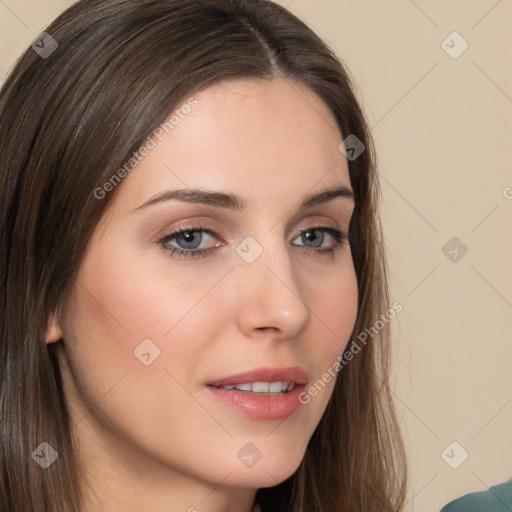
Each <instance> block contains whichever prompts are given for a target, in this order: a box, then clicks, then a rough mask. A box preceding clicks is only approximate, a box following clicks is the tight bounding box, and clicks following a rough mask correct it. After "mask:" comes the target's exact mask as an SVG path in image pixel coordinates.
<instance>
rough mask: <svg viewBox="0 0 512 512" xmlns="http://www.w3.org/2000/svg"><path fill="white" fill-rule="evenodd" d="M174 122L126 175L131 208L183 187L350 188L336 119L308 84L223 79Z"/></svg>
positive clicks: (299, 191) (180, 110) (249, 191)
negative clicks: (340, 186) (165, 189)
mask: <svg viewBox="0 0 512 512" xmlns="http://www.w3.org/2000/svg"><path fill="white" fill-rule="evenodd" d="M184 105H189V106H190V105H193V108H189V107H187V108H185V107H184ZM167 121H168V122H167V127H168V129H167V130H160V132H161V135H160V136H159V137H158V138H155V137H154V136H153V137H152V138H153V140H154V142H155V147H154V148H153V149H151V150H150V151H149V152H148V154H147V155H146V156H144V158H143V159H142V160H141V161H140V162H139V163H137V165H135V166H134V167H133V169H132V170H131V171H130V173H129V175H128V176H127V177H126V178H125V179H124V180H123V183H122V188H123V191H119V192H120V194H119V195H120V196H121V197H120V200H121V201H123V202H127V203H129V206H133V207H135V206H137V205H134V203H141V202H143V201H145V200H146V199H147V198H148V197H149V196H151V195H153V194H155V193H158V192H159V191H161V190H163V189H164V188H169V187H176V186H180V187H182V188H183V187H185V188H186V187H194V188H197V187H205V186H211V187H212V188H215V189H224V190H225V189H230V190H236V191H237V192H238V193H240V194H241V195H244V196H254V197H256V196H257V195H258V193H259V194H266V195H268V193H269V192H270V188H271V189H272V190H274V191H276V198H275V199H276V200H277V199H278V195H279V194H277V191H278V190H281V191H282V192H286V193H287V195H288V196H289V197H294V196H302V195H304V194H305V193H306V192H307V191H308V190H310V189H311V188H312V187H314V186H315V184H316V183H318V187H319V188H324V187H326V186H331V185H340V184H342V185H345V186H350V180H349V176H348V166H347V161H346V158H345V157H344V155H343V154H342V153H341V152H340V151H339V145H340V143H341V141H342V135H341V133H340V131H339V128H338V126H337V124H336V122H335V120H334V117H333V115H332V113H331V112H330V111H329V109H328V107H327V105H325V103H324V102H323V101H322V100H321V99H320V98H319V97H318V96H317V95H316V94H315V93H314V92H313V91H312V90H310V89H309V88H307V87H306V86H305V85H303V84H299V83H295V82H291V81H289V80H285V79H282V78H274V79H272V80H248V79H236V80H229V81H223V82H219V83H216V84H214V85H212V86H210V87H207V88H205V89H203V90H201V91H198V92H197V93H195V94H193V95H191V97H190V98H184V100H183V101H182V103H181V104H180V105H178V107H177V108H176V109H175V110H174V111H173V112H172V113H171V114H170V116H168V119H167ZM170 121H172V123H171V122H170Z"/></svg>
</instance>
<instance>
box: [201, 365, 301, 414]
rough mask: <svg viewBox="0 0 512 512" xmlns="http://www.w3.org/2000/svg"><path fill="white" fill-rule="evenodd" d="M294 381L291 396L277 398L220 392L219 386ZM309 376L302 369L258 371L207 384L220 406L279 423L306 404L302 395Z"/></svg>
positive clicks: (247, 393) (276, 395)
mask: <svg viewBox="0 0 512 512" xmlns="http://www.w3.org/2000/svg"><path fill="white" fill-rule="evenodd" d="M279 381H281V382H282V381H287V382H294V383H295V387H294V388H293V389H292V390H291V391H289V392H287V393H279V394H275V395H271V394H264V393H255V392H252V391H240V390H238V389H219V386H230V385H235V384H244V383H247V382H279ZM307 382H308V376H307V374H306V372H305V371H304V370H302V368H299V367H290V368H257V369H254V370H251V371H248V372H244V373H238V374H236V375H230V376H229V377H225V378H222V379H219V380H215V381H212V382H209V383H208V384H206V386H205V388H206V390H207V392H209V393H210V394H211V395H212V396H213V397H214V398H215V399H216V400H218V401H219V402H220V403H222V404H224V405H226V406H228V407H230V408H232V409H235V410H236V411H239V412H241V413H242V414H244V415H245V416H248V417H249V418H251V419H255V420H267V421H270V420H278V419H282V418H286V417H287V416H290V415H291V414H293V413H294V412H295V411H297V410H298V409H299V407H300V406H301V405H302V403H301V402H300V401H299V395H300V393H301V392H302V391H303V390H304V388H305V387H306V384H307Z"/></svg>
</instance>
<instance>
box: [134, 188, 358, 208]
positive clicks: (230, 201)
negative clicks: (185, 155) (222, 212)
mask: <svg viewBox="0 0 512 512" xmlns="http://www.w3.org/2000/svg"><path fill="white" fill-rule="evenodd" d="M338 197H344V198H348V199H352V200H354V193H353V192H352V190H351V189H350V188H348V187H345V186H338V187H333V188H328V189H325V190H322V191H321V192H317V193H316V194H312V195H309V196H306V197H305V198H304V200H303V201H302V203H301V204H300V207H299V209H300V210H305V209H307V208H312V207H314V206H318V205H320V204H324V203H327V202H329V201H332V200H333V199H336V198H338ZM171 200H176V201H182V202H186V203H196V204H205V205H208V206H213V207H215V208H228V209H230V210H235V211H242V212H243V211H246V210H247V202H246V201H245V199H243V198H241V197H240V196H238V195H236V194H226V193H224V192H214V191H208V190H201V189H190V188H189V189H177V190H167V191H165V192H162V193H160V194H157V195H155V196H153V197H151V198H149V199H148V200H147V201H146V202H145V203H144V204H142V205H141V206H139V207H137V208H135V210H133V212H136V211H139V210H143V209H145V208H148V207H149V206H152V205H155V204H158V203H162V202H164V201H171Z"/></svg>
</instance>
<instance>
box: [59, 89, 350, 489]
mask: <svg viewBox="0 0 512 512" xmlns="http://www.w3.org/2000/svg"><path fill="white" fill-rule="evenodd" d="M193 99H194V100H195V101H193V100H191V101H190V102H189V103H188V104H189V105H193V107H192V108H190V109H189V108H187V107H186V108H182V109H181V110H180V113H181V115H178V117H179V122H176V118H175V119H174V123H173V125H172V126H173V127H172V129H171V130H169V129H168V132H169V133H166V132H165V130H163V134H162V133H160V132H162V130H160V132H158V133H159V137H157V136H153V140H154V142H155V144H149V146H151V147H152V149H149V150H148V154H147V155H146V156H144V157H143V159H142V160H141V161H140V162H139V163H138V164H137V165H136V166H135V167H134V168H133V170H132V171H131V172H130V173H129V174H128V175H127V176H126V177H125V178H124V179H123V181H122V183H121V184H119V185H117V186H118V187H120V189H119V190H118V191H117V192H118V194H117V195H116V197H115V199H114V200H113V202H112V203H111V204H110V205H109V207H108V209H107V211H106V213H105V215H104V216H103V217H102V219H101V221H100V224H99V225H98V227H97V229H96V230H95V232H94V234H93V237H92V240H91V242H90V244H89V247H88V250H87V252H86V254H85V257H84V260H83V263H82V265H81V268H80V270H79V274H78V278H77V280H76V282H75V283H74V287H73V290H72V293H71V295H70V297H69V299H68V301H67V302H66V303H65V304H64V307H63V310H62V315H61V317H60V324H58V328H59V329H61V333H62V337H63V339H64V349H63V350H62V351H61V352H60V353H59V358H60V360H61V364H62V371H63V379H64V388H65V392H66V396H67V398H68V400H69V403H70V407H71V414H72V421H73V423H74V425H75V426H74V430H75V433H77V435H78V436H79V439H81V441H80V443H81V446H82V448H81V449H82V450H84V452H83V453H84V454H86V453H87V454H89V455H88V456H89V458H90V463H91V464H93V462H92V461H93V460H95V461H97V462H98V468H99V467H100V463H99V461H100V460H101V464H103V467H107V466H109V467H114V466H115V464H118V466H119V468H122V469H119V468H118V470H119V471H120V472H123V474H126V475H127V474H137V476H138V478H139V482H141V485H142V481H143V480H144V479H149V478H151V482H152V485H155V488H156V485H157V484H156V483H155V482H156V481H158V479H159V478H161V479H162V481H163V480H164V479H167V482H170V481H172V478H173V477H176V478H177V479H180V481H182V482H185V481H187V479H188V480H194V481H197V482H199V481H203V482H211V483H215V484H219V483H220V482H222V485H223V486H240V487H252V488H259V487H268V486H274V485H276V484H277V483H279V482H281V481H283V480H285V479H286V478H287V477H289V476H290V475H291V474H292V473H293V472H294V471H295V470H296V469H297V467H298V465H299V463H300V461H301V459H302V458H303V455H304V452H305V449H306V446H307V443H308V441H309V439H310V437H311V435H312V433H313V431H314V429H315V427H316V426H317V424H318V422H319V421H320V419H321V416H322V414H323V412H324V410H325V408H326V405H327V403H328V401H329V398H330V396H331V393H332V390H333V386H334V379H332V378H331V379H330V380H329V379H328V378H324V383H323V385H324V386H325V387H323V389H321V390H320V391H318V392H317V393H316V394H315V396H309V395H308V396H309V402H308V403H307V404H304V405H303V404H302V403H301V400H299V396H301V397H302V402H305V401H306V400H304V396H305V393H304V392H305V391H307V390H308V389H309V388H310V387H311V386H313V385H314V384H315V382H317V381H318V380H319V379H320V380H321V379H322V376H324V377H325V374H326V372H328V371H329V369H330V368H332V366H333V364H334V363H335V361H336V359H337V357H338V355H340V354H341V353H342V352H343V349H344V347H345V346H346V344H347V342H348V341H349V338H350V335H351V333H352V330H353V328H354V324H355V319H356V314H357V281H356V275H355V272H354V267H353V261H352V257H351V251H350V246H349V245H348V243H347V242H346V241H344V240H343V239H342V240H341V241H340V242H339V243H338V242H337V237H336V233H337V231H338V230H341V231H343V232H348V227H349V222H350V218H351V215H352V211H353V207H354V202H353V199H352V198H351V197H349V196H347V194H343V193H340V192H338V193H334V194H331V195H327V194H326V195H324V196H318V197H316V200H312V201H309V204H305V205H304V204H303V203H305V202H306V201H307V200H308V199H310V198H312V197H315V196H317V195H318V194H319V193H321V192H324V191H326V190H331V189H343V188H346V189H349V190H351V184H350V179H349V174H348V166H347V160H346V158H345V156H344V155H343V153H342V152H340V150H339V145H340V143H341V142H342V135H341V134H340V132H339V130H338V128H337V126H336V123H335V121H334V118H333V116H332V115H331V114H330V112H329V110H328V109H327V107H326V106H325V105H324V104H323V102H322V101H321V100H320V99H319V98H318V97H317V96H316V95H315V94H314V93H313V92H311V91H310V90H309V89H307V88H306V87H305V86H303V85H298V84H293V86H292V85H290V83H289V82H287V81H285V80H283V79H274V80H272V81H259V82H256V81H248V80H230V81H225V82H223V83H220V84H217V85H214V86H211V87H209V88H207V89H205V90H203V91H202V92H200V93H198V94H195V95H193ZM187 100H190V98H187V99H186V100H185V101H184V102H183V105H185V104H187ZM345 135H348V134H345ZM160 138H161V140H159V139H160ZM114 171H115V170H114ZM175 191H180V193H179V195H178V194H177V193H176V192H175ZM235 196H236V200H235V199H234V198H235ZM155 199H158V200H155ZM179 230H182V231H186V233H184V234H181V235H180V234H175V233H176V232H177V231H179ZM331 372H332V370H331ZM240 374H247V375H245V376H244V375H240ZM325 381H327V383H325ZM255 382H258V383H259V384H253V385H250V384H248V383H255ZM283 382H284V384H283ZM264 383H274V384H273V385H272V386H269V385H268V384H264ZM287 383H294V385H295V387H294V389H292V390H291V391H289V392H288V391H287V392H286V393H282V392H281V391H282V389H283V387H285V386H287ZM221 384H225V385H227V388H225V389H219V387H218V386H220V385H221ZM239 384H245V386H241V387H242V389H237V388H233V389H230V387H232V386H234V385H239ZM214 385H215V386H217V387H215V386H214ZM289 387H292V386H291V385H290V386H289ZM317 387H319V388H321V386H317ZM243 388H245V389H243ZM266 389H268V391H267V392H265V390H266ZM301 393H302V394H301ZM113 461H115V462H113ZM91 467H92V466H91ZM98 471H99V469H98ZM116 471H117V470H116ZM146 483H147V482H146Z"/></svg>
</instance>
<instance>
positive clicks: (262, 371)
mask: <svg viewBox="0 0 512 512" xmlns="http://www.w3.org/2000/svg"><path fill="white" fill-rule="evenodd" d="M247 382H294V383H295V384H298V385H303V384H306V383H307V382H308V375H307V373H306V372H305V371H304V370H303V369H302V368H299V367H298V366H294V367H289V368H268V367H267V368H255V369H254V370H249V371H248V372H243V373H237V374H235V375H230V376H229V377H224V378H223V379H219V380H215V381H212V382H208V385H210V386H215V387H219V386H231V385H235V384H244V383H247Z"/></svg>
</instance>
